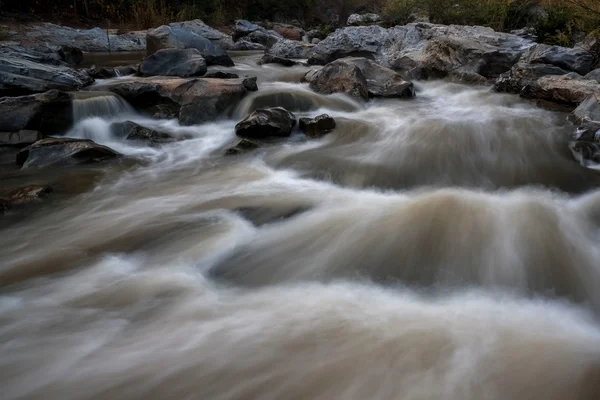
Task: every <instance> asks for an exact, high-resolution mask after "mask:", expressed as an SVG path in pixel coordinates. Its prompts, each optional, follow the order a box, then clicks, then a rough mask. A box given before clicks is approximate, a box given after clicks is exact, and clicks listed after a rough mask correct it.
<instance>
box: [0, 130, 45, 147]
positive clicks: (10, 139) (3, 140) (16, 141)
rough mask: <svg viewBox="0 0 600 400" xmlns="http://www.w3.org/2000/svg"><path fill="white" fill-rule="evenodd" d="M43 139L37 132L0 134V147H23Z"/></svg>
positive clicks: (22, 131) (25, 131) (41, 134)
mask: <svg viewBox="0 0 600 400" xmlns="http://www.w3.org/2000/svg"><path fill="white" fill-rule="evenodd" d="M43 138H44V134H43V133H41V132H39V131H32V130H21V131H19V132H0V146H14V147H25V146H28V145H30V144H32V143H35V142H37V141H38V140H41V139H43Z"/></svg>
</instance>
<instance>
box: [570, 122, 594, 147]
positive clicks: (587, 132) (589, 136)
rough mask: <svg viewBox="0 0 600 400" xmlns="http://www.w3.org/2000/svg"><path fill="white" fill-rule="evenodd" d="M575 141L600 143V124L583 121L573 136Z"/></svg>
mask: <svg viewBox="0 0 600 400" xmlns="http://www.w3.org/2000/svg"><path fill="white" fill-rule="evenodd" d="M573 139H574V140H579V141H584V142H596V143H600V122H598V121H588V120H586V121H583V122H582V124H581V125H580V126H579V128H577V131H576V132H575V134H574V135H573Z"/></svg>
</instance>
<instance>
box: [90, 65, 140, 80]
mask: <svg viewBox="0 0 600 400" xmlns="http://www.w3.org/2000/svg"><path fill="white" fill-rule="evenodd" d="M137 71H138V66H137V65H135V66H134V65H122V66H118V67H113V68H111V67H96V66H93V67H91V68H89V69H88V70H87V72H88V74H89V75H90V76H91V77H92V78H94V79H111V78H117V77H119V76H127V75H135V74H137Z"/></svg>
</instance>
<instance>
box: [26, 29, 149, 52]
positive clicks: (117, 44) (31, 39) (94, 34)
mask: <svg viewBox="0 0 600 400" xmlns="http://www.w3.org/2000/svg"><path fill="white" fill-rule="evenodd" d="M25 28H26V29H25V30H24V31H23V32H22V33H21V35H22V37H20V38H19V39H20V40H21V41H22V42H23V43H24V44H26V45H27V46H28V47H30V46H31V45H34V44H37V43H47V44H49V45H52V46H70V47H76V48H78V49H80V50H81V51H86V52H103V51H108V50H109V39H110V50H111V51H144V50H146V32H145V31H136V32H128V33H124V34H121V35H119V34H118V32H117V30H116V29H113V30H111V31H110V32H109V38H107V37H106V30H105V29H102V28H94V29H88V30H86V29H73V28H69V27H66V26H60V25H55V24H51V23H42V24H35V25H28V26H26V27H25Z"/></svg>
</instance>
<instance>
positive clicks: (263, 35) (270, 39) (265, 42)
mask: <svg viewBox="0 0 600 400" xmlns="http://www.w3.org/2000/svg"><path fill="white" fill-rule="evenodd" d="M281 39H282V38H280V37H279V36H275V35H274V34H273V33H271V32H264V31H254V32H252V33H250V34H249V35H248V36H245V37H244V41H246V42H251V43H255V44H260V45H262V46H264V48H265V49H268V48H271V47H272V46H273V45H274V44H275V43H277V42H278V41H279V40H281Z"/></svg>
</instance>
